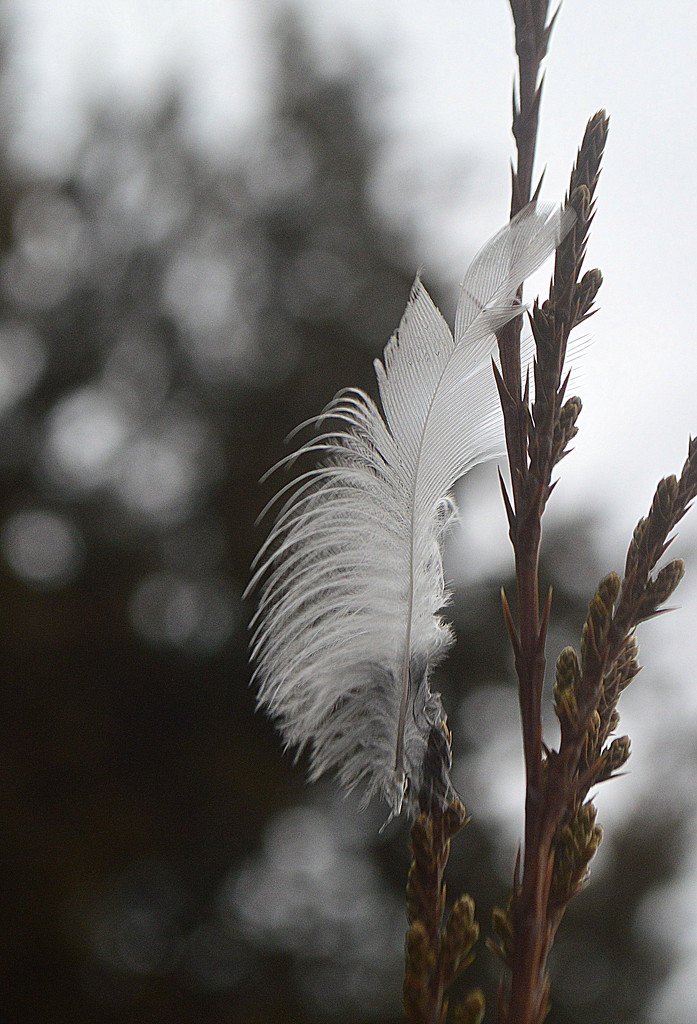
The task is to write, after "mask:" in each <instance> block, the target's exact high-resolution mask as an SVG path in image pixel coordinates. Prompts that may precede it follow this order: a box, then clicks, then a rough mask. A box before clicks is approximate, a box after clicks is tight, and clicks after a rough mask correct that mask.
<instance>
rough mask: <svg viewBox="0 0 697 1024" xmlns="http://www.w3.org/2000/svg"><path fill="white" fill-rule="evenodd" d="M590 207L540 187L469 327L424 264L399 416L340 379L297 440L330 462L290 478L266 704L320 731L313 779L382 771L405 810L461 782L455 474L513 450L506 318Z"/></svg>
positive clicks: (276, 550)
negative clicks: (445, 552)
mask: <svg viewBox="0 0 697 1024" xmlns="http://www.w3.org/2000/svg"><path fill="white" fill-rule="evenodd" d="M573 219H574V215H573V211H568V212H564V213H562V212H561V211H558V210H557V211H553V209H552V208H550V207H544V208H541V207H539V206H538V207H537V208H535V206H534V204H531V205H530V206H529V207H527V208H526V209H525V210H523V211H522V213H520V214H519V215H518V217H516V218H515V219H514V220H513V221H512V222H511V223H510V224H507V225H506V226H505V227H504V228H503V229H502V230H501V231H499V232H498V234H496V235H495V236H494V237H493V238H492V239H490V241H489V242H487V244H486V245H485V246H484V247H483V248H482V250H481V251H480V252H479V254H478V255H477V256H476V257H475V259H474V260H473V262H472V264H471V266H470V268H469V270H468V271H467V273H466V275H465V278H464V280H463V283H462V286H461V291H460V299H459V303H458V307H457V314H456V317H455V340H453V336H452V335H451V333H450V330H449V329H448V326H447V324H446V323H445V321H444V319H443V317H442V316H441V314H440V313H439V311H438V309H437V308H436V306H435V305H434V303H433V301H432V300H431V298H430V296H429V295H428V292H427V291H426V289H425V288H424V286H423V284H422V283H421V281H420V280H419V279H418V278H417V280H416V282H415V284H414V287H413V289H412V292H411V295H410V298H409V302H408V304H407V308H406V310H405V312H404V316H403V317H402V321H401V323H400V326H399V330H398V331H397V332H396V333H395V335H394V336H393V337H392V339H391V340H390V341H389V343H388V344H387V346H386V348H385V352H384V355H383V361H382V362H380V361H379V360H376V361H375V372H376V374H377V380H378V388H379V392H380V400H381V403H382V408H383V411H384V419H383V416H382V415H381V414H380V411H379V410H378V408H377V406H376V405H375V403H374V402H373V401H372V400H371V399H370V398H369V397H368V396H367V395H366V394H364V393H363V392H362V391H359V390H354V389H349V390H346V391H342V392H340V393H339V394H338V395H337V396H336V398H335V399H334V400H333V401H332V402H331V403H330V405H329V406H328V407H327V408H326V409H325V410H324V412H323V414H322V415H321V416H320V417H318V419H317V423H318V424H320V425H323V424H325V423H326V422H327V421H328V420H331V421H334V422H336V423H337V424H338V425H337V426H336V428H335V429H330V430H328V431H327V432H325V433H321V434H320V435H319V436H318V437H316V438H314V439H313V440H311V441H309V442H308V443H307V444H305V445H303V446H302V447H301V448H300V449H299V451H298V452H297V453H295V455H298V454H302V453H306V452H317V453H320V455H321V460H320V464H319V465H318V466H317V468H315V469H313V470H310V471H309V472H306V473H304V474H303V475H302V476H300V477H299V479H298V480H297V481H295V482H294V484H292V485H288V486H287V487H286V488H284V489H283V490H282V491H281V494H282V495H283V494H286V495H288V493H289V492H290V493H289V496H288V497H287V498H286V501H285V504H284V505H283V507H282V508H281V510H280V512H279V514H278V518H277V520H276V522H275V524H274V526H273V528H272V530H271V533H270V536H269V538H268V540H267V542H266V544H265V545H264V546H263V548H262V550H261V552H260V553H259V555H258V556H257V559H256V566H257V568H256V572H255V575H254V577H253V579H252V582H251V584H250V587H258V588H259V590H260V599H259V606H258V609H257V612H256V614H255V616H254V618H253V620H252V630H253V633H252V657H253V660H254V661H255V663H256V669H255V673H254V675H255V679H256V681H257V684H258V702H259V704H260V705H261V706H262V707H264V708H266V709H267V710H268V712H269V713H270V714H271V715H272V716H273V717H274V718H275V719H276V721H277V723H278V725H279V727H280V730H281V732H282V734H283V736H284V738H285V741H286V745H287V746H291V747H295V748H297V750H298V752H300V751H301V750H303V749H305V748H306V747H309V750H310V763H311V776H312V778H316V777H318V776H319V775H321V774H322V773H323V772H325V771H327V770H330V769H333V770H335V771H336V772H337V774H338V777H339V779H340V781H341V782H342V783H343V784H344V786H345V787H346V788H347V789H352V788H353V787H354V786H356V785H358V784H359V783H366V784H367V794H366V798H367V797H368V796H370V795H371V794H372V793H374V792H376V791H380V792H381V793H382V794H383V795H384V797H385V798H386V800H387V802H388V803H389V805H390V807H391V810H392V814H398V813H399V812H400V810H401V808H402V802H403V800H404V798H405V796H406V802H407V806H408V808H409V810H410V811H411V812H414V811H415V810H416V808H417V806H418V801H419V797H420V795H421V797H422V799H423V795H424V793H425V794H426V797H427V799H433V798H434V797H435V798H439V799H441V800H444V799H446V798H447V797H448V795H449V790H450V780H449V775H448V770H449V756H448V745H447V743H445V742H443V736H444V733H443V721H444V713H443V710H442V706H441V701H440V696H439V694H437V693H431V690H430V687H429V675H430V672H431V670H432V669H433V667H434V665H436V664H437V663H438V662H439V661H440V660H441V659H442V657H443V656H444V654H445V652H446V650H447V649H448V647H449V646H450V644H451V643H452V631H451V629H450V627H449V626H448V625H447V624H446V623H444V622H443V621H442V620H441V618H440V615H439V613H440V611H441V609H442V608H443V606H444V605H445V604H446V602H447V593H446V589H445V584H444V579H443V568H442V559H441V540H442V535H443V531H444V529H445V527H446V526H447V524H448V522H449V521H450V520H451V518H452V516H453V514H454V505H453V503H452V500H451V498H450V491H451V489H452V487H453V484H454V483H455V482H456V480H457V479H458V478H459V477H461V476H462V475H463V474H465V473H466V472H467V471H468V470H469V469H471V468H472V467H473V466H474V465H476V464H477V463H479V462H482V461H483V460H485V459H488V458H491V457H493V456H495V455H497V454H499V453H500V452H501V451H502V437H503V431H502V425H501V414H500V410H499V405H498V399H497V395H496V387H495V383H494V379H493V374H492V370H491V365H490V358H491V356H492V355H493V353H494V351H495V348H496V340H495V334H494V332H495V331H496V330H498V329H499V328H500V327H501V326H503V324H504V323H506V322H507V321H509V320H511V319H512V318H513V317H514V316H516V315H517V314H518V313H519V312H520V308H521V307H520V305H519V303H518V302H517V300H516V292H517V290H518V288H519V286H520V285H521V284H522V282H523V280H524V279H525V278H526V277H527V276H528V275H529V274H531V273H532V272H533V271H535V270H536V269H537V268H538V267H539V266H540V264H541V263H542V262H543V261H544V260H545V259H546V258H547V257H548V256H549V255H550V253H551V252H552V251H553V249H554V248H555V247H556V245H558V243H559V241H560V240H561V238H562V237H563V236H564V234H565V233H566V231H567V230H568V229H569V228H570V227H571V224H572V223H573ZM295 455H294V456H291V457H290V458H291V459H292V458H295ZM285 461H288V460H284V462H285Z"/></svg>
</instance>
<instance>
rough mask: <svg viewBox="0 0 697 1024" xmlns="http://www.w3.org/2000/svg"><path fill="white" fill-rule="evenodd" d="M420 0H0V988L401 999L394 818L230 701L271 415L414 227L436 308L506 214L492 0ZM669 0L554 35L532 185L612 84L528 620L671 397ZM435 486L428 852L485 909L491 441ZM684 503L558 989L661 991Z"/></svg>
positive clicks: (48, 1009)
mask: <svg viewBox="0 0 697 1024" xmlns="http://www.w3.org/2000/svg"><path fill="white" fill-rule="evenodd" d="M426 6H427V7H428V11H425V10H424V9H423V7H424V5H419V4H417V3H416V0H414V2H411V0H409V2H402V3H397V2H396V0H395V2H392V0H384V3H383V4H375V3H374V2H373V3H372V4H370V3H368V2H364V0H360V2H358V0H356V2H353V3H350V4H349V3H347V2H344V0H341V2H338V3H336V4H331V5H329V4H326V3H321V2H320V0H304V2H300V0H298V2H296V3H295V4H285V5H281V4H280V3H276V2H275V0H270V2H269V3H258V2H257V3H254V2H253V0H226V2H223V0H207V2H201V0H199V2H198V3H194V2H193V0H192V2H187V0H176V2H174V0H170V2H169V3H165V2H164V0H148V2H140V3H138V2H136V0H112V2H111V3H107V2H106V0H99V2H97V0H93V2H92V3H88V0H71V2H68V0H65V2H63V3H59V4H55V3H50V2H48V0H46V2H40V0H35V2H32V0H23V2H22V0H14V2H9V0H7V2H6V3H5V4H4V5H3V7H2V15H1V20H0V27H1V29H2V55H1V61H2V66H1V75H0V117H1V118H2V123H3V131H2V133H1V134H0V181H1V184H2V188H0V417H1V422H2V429H1V430H0V481H1V483H0V607H1V608H2V613H1V621H2V639H1V642H0V665H1V666H2V687H3V698H4V699H3V704H4V708H3V713H2V715H0V729H1V735H0V767H1V772H2V776H1V782H0V801H1V802H2V811H3V815H2V819H3V825H2V832H1V834H0V856H1V858H2V879H3V881H2V887H3V893H2V900H1V902H0V974H1V981H0V984H1V985H2V993H1V1000H2V1005H3V1007H4V1019H5V1020H7V1021H8V1022H12V1024H36V1022H44V1021H45V1022H47V1024H48V1022H51V1024H60V1022H63V1021H65V1022H68V1021H70V1022H71V1024H81V1022H85V1024H87V1022H89V1024H112V1022H119V1024H131V1022H132V1024H160V1022H168V1024H204V1022H210V1024H214V1022H215V1024H218V1022H219V1024H280V1022H284V1024H305V1022H316V1021H326V1022H339V1024H341V1022H353V1024H363V1022H365V1024H377V1022H385V1024H390V1022H397V1021H399V1020H400V1019H401V1018H400V1014H399V1004H400V985H401V967H402V963H401V958H402V945H403V936H404V927H405V925H404V909H403V890H404V884H405V877H406V870H407V867H408V854H407V850H406V841H407V832H406V828H405V827H404V826H400V825H394V826H391V827H390V828H389V829H388V830H386V831H385V832H384V833H382V834H380V833H379V831H378V830H379V827H380V825H381V824H382V821H383V819H384V811H383V809H382V808H380V807H371V808H370V809H369V810H368V811H367V812H360V811H359V810H358V809H357V807H356V805H355V803H354V802H353V801H344V800H342V799H341V797H340V796H339V795H338V793H337V790H336V788H335V787H334V785H333V784H332V783H331V781H329V782H327V783H325V784H321V785H317V786H312V787H310V786H308V785H307V784H306V782H305V779H304V771H303V766H302V765H300V766H298V767H294V766H293V765H292V763H291V760H290V759H289V758H288V757H283V756H282V754H281V747H280V743H279V740H278V738H277V736H276V735H275V734H274V731H273V728H272V727H271V726H270V724H269V723H268V722H267V721H266V720H265V719H264V718H262V717H261V716H257V715H255V714H254V698H253V694H252V692H250V690H249V688H248V678H249V675H248V669H247V653H246V624H247V620H248V617H249V614H250V606H249V604H248V603H247V602H243V601H242V597H241V594H242V591H243V589H244V586H245V584H246V581H247V579H248V575H249V571H248V567H249V564H250V562H251V560H252V558H253V555H254V552H255V550H256V549H257V548H258V546H259V544H260V542H261V540H262V539H263V536H264V529H265V528H264V527H263V526H262V527H255V525H254V522H255V519H256V517H257V515H258V513H259V511H260V509H261V508H262V507H263V505H264V504H265V502H266V501H267V500H268V498H269V497H270V495H271V494H272V493H273V491H274V488H275V487H276V486H278V484H277V483H275V482H274V481H270V482H267V483H265V484H263V485H261V486H260V485H259V483H258V481H259V478H260V477H261V476H262V474H263V473H264V471H265V470H266V469H268V468H269V466H271V465H272V464H273V463H275V462H276V461H277V460H278V459H279V458H280V457H281V456H282V455H283V454H284V452H285V451H286V449H285V448H284V446H283V439H284V437H285V436H286V435H287V433H288V432H289V431H290V430H291V429H292V428H293V427H294V426H295V425H296V424H298V423H299V422H300V421H302V420H304V419H306V418H307V417H309V416H311V415H313V414H314V413H316V412H318V411H319V410H320V409H321V408H322V407H323V405H324V404H325V403H326V402H327V401H328V400H329V399H330V398H331V397H332V396H333V394H334V393H335V392H336V391H337V390H338V389H339V388H340V387H342V386H346V385H355V386H361V387H364V388H366V389H367V390H369V391H373V392H374V385H373V379H372V368H371V363H372V359H373V358H374V357H375V356H376V355H379V354H380V353H381V351H382V349H383V347H384V344H385V342H386V340H387V338H388V337H389V335H390V334H391V332H392V330H393V329H394V328H395V326H396V324H397V323H398V321H399V317H400V315H401V312H402V310H403V308H404V304H405V301H406V297H407V295H408V291H409V287H410V284H411V281H412V279H413V276H414V273H415V269H416V268H417V267H418V266H419V265H420V264H421V263H425V265H426V272H425V274H426V280H427V283H428V285H429V288H430V289H431V291H432V293H433V294H434V296H435V297H436V299H437V301H438V302H439V304H440V305H441V308H442V309H443V311H444V312H445V314H446V315H447V316H451V315H452V312H453V309H454V305H455V301H456V285H457V279H458V277H459V276H460V274H461V273H462V271H463V270H464V268H465V266H466V264H467V262H468V260H469V258H470V257H471V255H472V254H473V251H474V249H475V248H477V247H478V245H479V244H481V242H482V241H484V240H485V239H486V238H487V237H488V236H489V235H490V234H491V233H493V231H494V230H495V229H496V228H497V227H499V226H500V224H501V223H502V222H503V221H504V220H505V217H506V212H507V206H508V180H507V175H508V169H507V160H508V158H509V156H510V152H511V150H510V142H509V135H508V130H509V128H508V117H509V106H510V95H509V93H510V86H511V81H512V77H513V57H512V32H511V26H510V23H509V17H508V14H507V11H506V6H505V4H504V3H503V0H500V3H498V4H496V5H492V4H488V3H483V2H478V3H472V4H470V3H464V2H456V0H434V2H433V3H431V4H429V5H426ZM669 6H670V11H671V12H672V14H673V15H674V17H672V18H670V19H668V20H666V19H667V13H668V12H667V11H666V9H665V7H664V8H663V9H662V12H659V13H657V14H655V15H652V16H651V18H648V17H647V18H639V17H638V16H637V14H636V8H635V7H634V5H631V4H629V0H626V2H619V3H617V4H614V5H612V8H613V9H612V11H611V12H610V13H608V12H607V11H606V10H605V7H606V5H604V4H600V3H599V2H598V3H593V2H590V3H584V4H583V5H578V4H577V5H574V4H573V3H572V2H570V3H569V4H568V8H567V7H565V9H564V10H563V11H562V13H561V15H560V19H559V25H558V28H557V30H556V34H555V37H553V46H552V56H551V60H550V61H549V67H550V76H549V81H548V83H547V95H546V97H545V103H546V106H543V126H544V128H543V132H542V140H541V145H540V151H541V153H542V159H543V160H544V161H548V174H547V178H546V185H545V196H546V198H550V199H555V198H561V196H562V193H563V189H564V187H565V183H566V179H567V177H568V173H569V171H570V167H571V162H572V160H573V157H574V154H575V149H576V146H577V145H578V142H579V141H580V138H581V134H582V130H583V125H584V122H585V120H586V118H587V117H588V116H589V115H590V114H591V113H593V111H594V110H595V109H596V108H597V107H599V106H601V105H606V106H607V107H608V108H609V109H610V112H611V113H612V115H613V123H612V132H611V141H610V147H609V150H608V156H607V160H606V171H605V172H604V175H603V179H602V181H601V187H600V193H599V209H600V212H599V214H598V220H597V232H596V235H595V238H594V240H593V241H592V245H591V256H590V265H594V263H595V262H597V263H599V264H600V266H601V267H602V268H603V270H604V271H605V276H606V279H607V284H606V285H605V287H604V289H603V291H602V292H601V307H602V308H601V312H600V313H599V314H598V316H597V317H595V318H594V319H593V320H592V321H591V322H590V324H589V334H588V336H587V337H588V339H589V341H590V344H586V345H585V346H582V347H585V349H586V351H585V354H584V355H583V358H582V360H581V366H580V374H579V385H578V389H579V390H580V393H581V394H582V396H583V399H584V406H585V409H584V413H583V416H582V419H581V421H580V427H581V433H580V434H579V438H578V441H577V451H576V452H574V454H573V455H572V456H571V457H570V458H569V459H567V460H565V462H564V464H563V466H562V470H561V474H562V485H561V486H560V487H559V488H558V491H557V492H555V501H556V504H554V505H553V508H552V510H551V512H550V515H549V529H548V533H547V540H546V546H545V555H544V559H545V560H544V567H543V578H544V580H545V581H548V582H549V583H551V584H552V585H553V586H554V592H555V605H554V615H555V619H554V626H553V629H552V634H551V638H550V639H551V644H550V650H551V652H552V658H553V657H554V656H555V654H556V652H558V650H559V649H560V648H561V647H562V646H563V645H564V644H566V643H576V642H577V638H578V635H579V631H580V627H581V623H582V621H583V618H584V612H585V606H586V603H587V601H588V598H589V596H590V593H591V592H592V588H593V586H594V583H595V582H596V581H597V579H598V578H599V577H600V576H601V575H602V574H603V573H604V572H606V571H607V570H608V569H610V568H615V569H621V566H622V563H623V553H624V549H625V548H626V543H627V541H628V539H629V536H630V532H631V529H632V527H633V526H634V524H635V522H636V520H637V518H638V517H639V516H640V515H641V514H642V513H643V511H644V510H645V507H646V506H647V505H648V503H649V501H650V497H651V494H652V490H653V487H654V486H655V483H656V482H657V480H658V478H659V477H660V476H661V475H664V474H666V473H668V472H675V471H678V470H679V468H680V466H681V464H682V461H683V459H684V455H685V452H686V442H687V435H688V433H689V431H690V429H692V430H693V431H694V430H695V429H697V427H696V426H695V424H696V422H697V415H696V413H697V409H696V408H695V401H694V394H695V387H696V385H697V380H696V378H697V368H696V366H695V359H694V342H695V329H694V323H693V320H694V318H693V317H691V316H689V314H688V315H686V305H687V299H688V297H689V296H690V295H691V294H692V292H691V291H690V288H691V287H692V289H693V285H692V282H693V279H694V272H695V259H694V254H693V239H694V234H695V231H694V229H695V223H694V222H695V218H696V210H695V204H694V199H693V198H691V197H692V192H691V189H692V179H691V177H690V176H689V175H688V171H687V169H688V168H689V167H691V166H692V162H691V159H690V156H691V154H692V155H693V154H694V149H695V142H696V137H695V133H696V129H695V124H694V118H693V116H692V110H693V100H694V85H693V83H692V82H691V77H690V76H691V74H692V71H691V70H690V69H691V68H692V64H691V61H692V60H693V52H694V50H693V43H694V39H695V31H694V30H695V13H694V11H693V10H692V8H691V7H688V5H687V4H684V5H683V4H681V3H675V4H671V5H669ZM580 7H583V10H582V11H579V10H578V8H580ZM591 18H595V19H596V21H594V22H592V21H591V20H590V19H591ZM668 21H669V23H668ZM591 38H592V40H593V45H592V47H590V44H589V45H588V46H587V45H586V43H587V42H588V40H590V39H591ZM668 55H670V56H668ZM560 69H561V71H560ZM562 72H563V75H564V78H563V82H562V80H561V73H562ZM688 83H690V84H688ZM647 97H648V99H647ZM541 280H542V282H543V284H544V275H542V277H541ZM459 501H460V504H461V506H462V510H463V515H462V528H461V530H460V531H459V532H457V531H456V532H455V533H454V534H453V535H452V537H451V539H450V550H449V552H448V572H449V576H450V578H451V579H452V580H453V583H454V587H455V590H454V599H453V605H452V618H453V621H454V623H455V627H456V632H457V636H458V644H457V647H456V649H455V651H454V654H453V655H452V656H451V658H450V659H449V661H448V662H447V664H446V665H445V666H444V667H443V669H442V671H441V673H440V678H439V685H440V686H441V687H442V689H443V691H444V694H445V703H446V707H447V708H448V711H449V717H450V724H451V726H452V729H453V733H454V742H455V753H456V767H455V775H454V777H455V781H456V784H457V785H458V788H459V790H460V792H461V795H462V797H463V799H464V800H465V802H466V803H467V805H468V809H469V810H470V812H471V813H472V815H473V820H472V822H471V823H470V824H469V825H468V826H467V828H466V829H465V831H464V832H463V833H462V834H461V835H460V837H459V838H458V840H457V841H456V842H455V843H454V845H453V852H452V857H451V865H450V881H449V884H450V891H451V892H453V893H457V892H458V891H461V890H463V889H465V890H467V891H469V892H471V893H472V894H473V895H474V896H475V898H476V900H477V904H478V908H479V919H480V922H481V924H482V928H483V932H484V933H486V931H487V926H488V921H489V918H490V911H491V907H492V905H493V904H494V903H496V902H497V901H498V902H501V901H503V900H505V898H506V891H507V888H508V886H509V884H510V879H511V873H512V865H513V860H514V857H515V850H516V844H517V841H518V836H519V834H520V829H521V815H522V810H521V806H522V782H521V767H522V765H521V754H520V743H519V740H518V733H517V719H516V697H515V692H514V690H513V689H512V687H511V676H512V672H511V665H510V658H509V655H508V651H507V648H506V645H505V642H504V639H503V631H502V623H501V615H500V607H499V598H498V593H499V588H500V586H501V584H502V583H504V584H505V585H506V586H507V587H508V589H509V593H510V592H511V589H512V588H511V580H510V573H511V568H510V559H509V554H508V550H507V542H506V535H505V527H504V523H503V517H502V515H501V511H500V508H499V498H498V494H497V487H496V480H495V470H494V468H493V467H486V468H483V469H480V470H477V471H476V472H475V473H474V474H472V476H471V479H468V481H467V482H466V485H464V486H463V488H462V489H461V492H460V494H459ZM696 537H697V530H696V527H695V524H690V523H689V522H688V523H686V525H685V528H684V529H681V536H680V539H679V541H678V543H677V544H676V545H675V554H676V555H682V556H685V557H686V559H687V562H688V579H687V580H686V581H685V583H684V584H683V586H682V587H681V592H679V595H678V597H679V601H680V603H681V605H682V607H681V609H680V610H678V611H676V612H674V613H673V614H672V615H671V616H668V617H665V618H661V619H660V620H659V621H658V622H656V623H650V624H648V625H647V626H646V628H645V629H644V632H643V634H641V635H640V640H641V641H642V654H643V659H644V661H645V662H646V663H647V668H646V669H645V671H644V672H642V674H641V676H640V678H639V679H638V680H637V682H636V683H635V684H634V688H633V690H634V692H631V691H630V692H629V693H628V694H627V695H626V699H625V700H624V704H625V712H626V713H625V715H624V717H623V730H622V731H629V732H630V734H631V736H632V739H633V742H634V749H635V754H634V756H633V758H632V760H631V761H630V764H629V769H630V774H629V776H628V777H627V778H624V779H621V780H617V781H615V782H613V783H612V784H611V785H610V786H609V787H608V788H607V792H605V791H603V792H602V793H601V794H600V796H599V800H598V802H599V806H600V820H601V821H602V822H603V823H604V824H605V825H606V826H607V833H606V839H605V841H604V843H603V846H602V848H601V852H600V854H599V855H598V857H597V860H596V864H595V866H594V871H593V879H592V884H591V885H590V887H589V888H588V889H587V891H586V892H585V893H584V894H583V895H582V896H581V897H580V898H579V899H578V900H577V901H576V903H575V905H574V906H573V909H572V911H571V912H570V913H569V915H568V916H567V919H566V920H565V923H564V925H563V927H562V930H561V932H560V935H559V939H558V942H557V945H556V947H555V953H554V964H553V978H554V979H555V987H554V1003H553V1011H552V1014H551V1015H550V1018H549V1020H550V1021H551V1022H552V1024H601V1022H602V1024H630V1022H632V1024H635V1022H642V1021H643V1022H649V1021H651V1022H655V1024H663V1022H668V1021H671V1024H683V1022H684V1024H687V1022H688V1021H693V1020H694V1019H695V1013H697V997H696V996H695V991H697V928H696V927H695V920H696V919H697V897H696V895H695V893H696V891H697V861H696V859H695V854H694V847H695V843H694V838H695V830H696V825H697V799H696V794H695V783H694V779H695V772H696V770H697V744H696V742H695V736H696V735H697V701H696V700H695V690H694V685H693V678H692V674H693V669H692V665H693V663H694V660H695V654H696V651H695V636H694V630H693V629H691V624H692V623H693V621H694V615H695V611H696V609H697V599H696V596H695V595H696V591H695V582H694V581H695V579H697V550H696V548H697V544H696V543H695V538H696ZM671 553H672V552H671ZM620 710H621V711H622V705H621V706H620ZM548 720H549V737H548V738H549V740H550V742H553V741H554V739H555V728H554V720H553V716H552V715H551V714H550V715H548ZM498 973H499V972H498V965H497V963H495V962H494V961H493V959H492V957H491V956H490V955H489V954H487V953H486V952H483V951H482V952H481V955H480V956H479V957H478V959H477V961H476V963H475V965H474V967H473V968H472V969H471V970H470V971H469V972H468V973H467V976H466V984H467V986H468V987H469V986H471V985H473V984H481V985H483V986H484V987H485V989H486V990H487V992H488V993H489V994H492V993H493V992H494V991H495V987H496V982H497V978H498Z"/></svg>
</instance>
